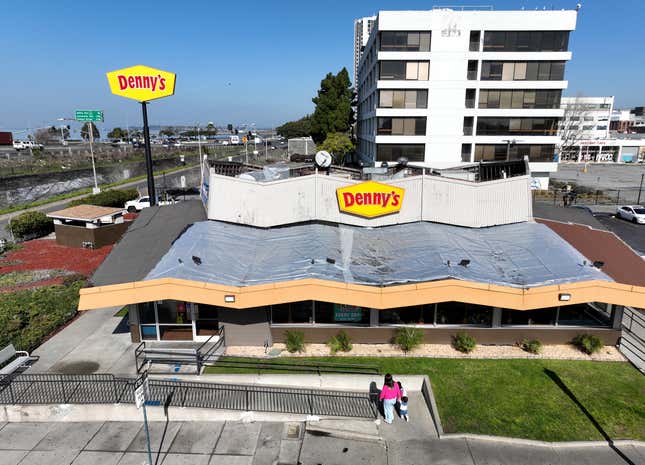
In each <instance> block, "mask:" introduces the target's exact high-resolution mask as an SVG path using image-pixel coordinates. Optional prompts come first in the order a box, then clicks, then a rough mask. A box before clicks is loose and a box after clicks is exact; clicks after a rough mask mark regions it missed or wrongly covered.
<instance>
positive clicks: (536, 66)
mask: <svg viewBox="0 0 645 465" xmlns="http://www.w3.org/2000/svg"><path fill="white" fill-rule="evenodd" d="M563 79H564V61H483V62H482V71H481V80H482V81H561V80H563Z"/></svg>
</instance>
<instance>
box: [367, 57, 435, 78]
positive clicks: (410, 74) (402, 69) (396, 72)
mask: <svg viewBox="0 0 645 465" xmlns="http://www.w3.org/2000/svg"><path fill="white" fill-rule="evenodd" d="M429 75H430V62H428V61H381V62H380V74H379V79H383V80H408V81H427V80H428V78H429Z"/></svg>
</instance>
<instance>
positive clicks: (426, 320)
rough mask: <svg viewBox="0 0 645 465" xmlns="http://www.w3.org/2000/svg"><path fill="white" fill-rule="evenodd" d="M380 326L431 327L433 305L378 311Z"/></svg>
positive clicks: (432, 322)
mask: <svg viewBox="0 0 645 465" xmlns="http://www.w3.org/2000/svg"><path fill="white" fill-rule="evenodd" d="M378 322H379V324H381V325H424V324H425V325H431V324H434V304H431V305H417V306H413V307H400V308H392V309H388V310H379V312H378Z"/></svg>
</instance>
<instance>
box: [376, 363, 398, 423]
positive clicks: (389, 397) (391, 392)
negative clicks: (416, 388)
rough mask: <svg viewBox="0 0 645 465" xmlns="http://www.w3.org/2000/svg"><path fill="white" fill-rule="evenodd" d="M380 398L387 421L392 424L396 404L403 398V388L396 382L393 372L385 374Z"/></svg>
mask: <svg viewBox="0 0 645 465" xmlns="http://www.w3.org/2000/svg"><path fill="white" fill-rule="evenodd" d="M379 398H380V400H381V401H383V413H385V423H387V424H388V425H391V424H392V421H393V420H394V405H395V404H396V402H397V400H400V399H401V390H400V389H399V385H398V384H397V383H395V382H394V378H392V375H391V374H389V373H388V374H386V375H385V381H384V382H383V389H381V395H380V397H379Z"/></svg>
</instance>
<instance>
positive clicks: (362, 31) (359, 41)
mask: <svg viewBox="0 0 645 465" xmlns="http://www.w3.org/2000/svg"><path fill="white" fill-rule="evenodd" d="M375 21H376V16H365V17H364V18H359V19H355V20H354V88H355V89H356V87H357V83H358V64H359V63H360V61H361V57H362V56H363V50H364V49H365V45H367V39H369V38H370V33H371V32H372V27H373V26H374V22H375Z"/></svg>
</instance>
